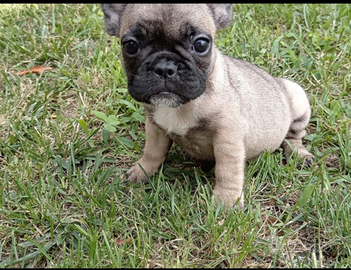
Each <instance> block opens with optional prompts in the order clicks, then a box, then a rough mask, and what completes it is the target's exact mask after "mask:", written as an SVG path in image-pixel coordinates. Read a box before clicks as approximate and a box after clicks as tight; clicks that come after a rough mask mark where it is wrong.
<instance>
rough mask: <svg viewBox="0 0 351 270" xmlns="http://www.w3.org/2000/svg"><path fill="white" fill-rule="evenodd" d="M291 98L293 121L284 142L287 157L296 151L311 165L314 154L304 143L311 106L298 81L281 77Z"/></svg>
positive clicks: (307, 164)
mask: <svg viewBox="0 0 351 270" xmlns="http://www.w3.org/2000/svg"><path fill="white" fill-rule="evenodd" d="M281 81H282V83H283V84H284V86H285V89H286V91H287V94H288V96H289V99H290V101H291V102H290V106H291V108H290V112H291V115H292V123H291V125H290V128H289V131H288V133H287V135H286V137H285V139H286V140H284V142H283V143H282V145H281V146H282V148H283V151H284V155H285V157H286V159H288V158H289V157H290V156H291V154H292V152H293V151H295V152H296V153H297V154H298V156H299V157H301V158H305V165H306V166H308V167H310V166H312V164H313V160H314V156H313V155H312V154H311V153H310V152H308V150H307V149H306V148H305V146H304V145H303V144H302V138H303V137H304V136H305V135H306V130H305V129H306V126H307V125H308V123H309V121H310V116H311V107H310V104H309V101H308V98H307V96H306V93H305V91H304V90H303V89H302V88H301V87H300V86H299V85H298V84H296V83H294V82H291V81H289V80H286V79H281Z"/></svg>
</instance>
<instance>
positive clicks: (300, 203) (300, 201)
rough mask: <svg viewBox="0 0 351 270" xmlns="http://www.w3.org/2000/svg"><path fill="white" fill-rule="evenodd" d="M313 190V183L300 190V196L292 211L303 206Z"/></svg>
mask: <svg viewBox="0 0 351 270" xmlns="http://www.w3.org/2000/svg"><path fill="white" fill-rule="evenodd" d="M313 190H314V185H308V186H307V187H306V188H305V190H304V191H303V192H302V195H301V197H300V198H299V199H298V200H297V202H296V204H295V205H294V207H293V211H295V210H296V208H297V207H302V206H304V205H305V204H306V203H307V201H308V199H309V198H311V194H312V192H313Z"/></svg>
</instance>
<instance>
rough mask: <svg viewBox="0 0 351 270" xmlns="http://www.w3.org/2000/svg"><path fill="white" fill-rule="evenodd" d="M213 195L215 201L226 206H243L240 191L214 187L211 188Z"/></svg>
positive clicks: (241, 207)
mask: <svg viewBox="0 0 351 270" xmlns="http://www.w3.org/2000/svg"><path fill="white" fill-rule="evenodd" d="M213 195H214V197H215V200H216V202H217V203H221V202H224V203H225V206H226V207H228V208H231V207H234V208H239V209H243V208H244V194H243V193H242V192H241V191H238V190H233V189H226V188H222V187H215V188H214V190H213ZM238 199H239V201H238ZM237 201H238V202H237Z"/></svg>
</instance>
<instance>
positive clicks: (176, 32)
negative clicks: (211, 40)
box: [125, 4, 215, 40]
mask: <svg viewBox="0 0 351 270" xmlns="http://www.w3.org/2000/svg"><path fill="white" fill-rule="evenodd" d="M185 5H187V6H185ZM128 6H129V7H128ZM128 6H127V7H128V12H126V14H125V15H126V16H127V18H140V19H139V20H138V22H139V23H142V25H143V28H144V29H147V30H148V32H149V31H150V33H148V34H152V35H155V36H160V35H164V37H165V38H166V39H170V40H172V39H179V38H181V36H182V35H184V34H185V31H186V27H185V25H193V26H197V28H199V27H200V28H202V29H207V30H208V29H214V30H213V32H211V33H209V34H210V35H214V34H215V26H214V22H213V20H212V19H211V16H212V15H211V12H210V10H209V9H208V7H207V6H206V5H202V4H129V5H128ZM190 6H192V7H193V8H191V9H189V7H190ZM194 12H196V16H194ZM179 22H182V23H181V24H179ZM134 23H135V22H134ZM132 24H133V22H132V19H129V20H128V22H127V25H126V27H127V28H128V27H130V26H131V25H132ZM176 26H177V27H176ZM199 30H200V31H201V29H199Z"/></svg>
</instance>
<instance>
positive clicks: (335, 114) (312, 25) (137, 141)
mask: <svg viewBox="0 0 351 270" xmlns="http://www.w3.org/2000/svg"><path fill="white" fill-rule="evenodd" d="M233 17H234V18H233V23H232V26H231V27H229V28H227V29H224V30H222V31H221V32H219V33H218V35H217V40H216V42H217V45H218V46H219V47H220V48H221V49H222V50H223V51H224V52H225V53H226V54H228V55H231V56H234V57H237V58H241V59H245V60H247V61H250V62H253V63H255V64H257V65H259V66H260V67H262V68H263V69H265V70H267V71H269V72H270V73H271V74H272V75H274V76H284V77H286V78H290V79H292V80H294V81H296V82H297V83H299V84H300V85H301V86H303V88H304V89H305V90H306V92H307V93H308V96H309V98H310V101H311V106H312V118H311V121H310V125H309V127H308V135H307V136H306V137H305V140H304V143H305V145H307V148H308V149H309V150H310V151H311V152H312V153H313V154H314V155H315V156H316V161H315V164H314V165H313V167H312V168H310V169H306V168H302V169H301V168H299V164H300V162H299V160H298V159H297V158H296V157H295V158H293V159H291V160H289V161H287V162H286V161H285V159H284V157H283V155H282V151H281V150H277V151H276V152H274V153H263V154H262V155H260V156H259V157H258V158H256V159H254V160H252V161H250V162H248V163H247V167H246V182H245V186H244V190H245V196H246V198H245V201H246V205H245V208H244V211H242V212H237V213H234V212H233V211H230V210H225V209H223V208H222V207H221V206H218V205H215V204H214V202H213V200H212V198H211V196H212V188H213V183H214V174H213V171H212V172H209V173H205V172H203V171H201V170H200V169H199V168H197V167H196V166H195V163H193V162H192V161H191V160H190V159H189V158H188V157H187V156H186V154H184V152H182V150H181V149H180V147H179V146H176V145H174V146H173V148H172V150H171V152H170V153H169V155H168V156H167V157H166V159H165V162H164V164H163V167H162V169H161V171H160V173H159V174H157V175H155V176H154V177H152V179H150V182H149V183H148V184H146V185H136V184H131V183H128V182H127V181H126V180H125V179H124V178H123V173H124V172H125V171H126V170H127V169H128V167H129V166H130V164H131V163H132V162H133V161H135V160H136V159H137V158H138V157H139V156H140V155H141V154H142V148H143V145H144V139H145V137H144V130H143V122H144V120H145V118H144V114H143V112H144V109H143V108H142V107H141V105H140V104H138V103H137V102H135V101H134V100H132V99H131V97H130V96H129V95H128V92H127V88H126V87H127V84H126V78H125V74H124V72H123V70H122V67H121V63H120V57H119V55H120V47H119V40H118V39H117V38H112V37H110V36H108V35H107V34H106V33H105V32H104V22H103V14H102V12H101V9H100V6H99V5H95V4H94V5H86V4H85V5H83V4H54V5H49V4H19V5H4V4H2V5H0V36H1V39H0V52H1V57H0V74H1V75H0V77H1V83H0V267H5V268H12V267H150V268H153V267H206V268H212V267H351V248H350V247H351V234H350V231H351V216H350V215H351V214H350V213H351V211H350V210H351V193H350V190H351V175H350V170H351V141H350V127H351V120H350V119H351V95H350V93H351V72H350V63H351V56H350V52H351V39H350V37H351V5H349V4H324V5H320V4H294V5H291V4H289V5H282V4H279V5H278V4H275V5H273V4H270V5H268V4H264V5H257V4H256V5H249V4H245V5H244V4H237V5H234V14H233ZM37 65H47V66H50V67H52V68H53V69H52V70H49V71H45V72H43V73H41V74H40V75H37V74H28V75H22V76H18V75H16V74H17V73H18V72H19V71H22V70H24V69H26V68H29V67H33V66H37Z"/></svg>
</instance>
